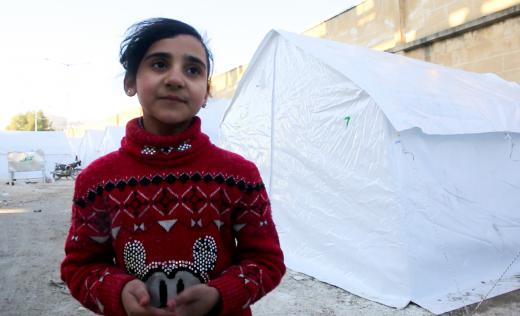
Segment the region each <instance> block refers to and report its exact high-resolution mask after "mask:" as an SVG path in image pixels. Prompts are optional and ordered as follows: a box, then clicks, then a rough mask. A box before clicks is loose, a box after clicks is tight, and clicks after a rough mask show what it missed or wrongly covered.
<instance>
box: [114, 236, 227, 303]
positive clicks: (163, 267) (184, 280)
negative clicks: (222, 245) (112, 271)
mask: <svg viewBox="0 0 520 316" xmlns="http://www.w3.org/2000/svg"><path fill="white" fill-rule="evenodd" d="M124 260H125V267H126V269H127V270H128V272H129V273H131V274H133V275H135V276H137V277H138V278H139V279H140V280H141V281H143V282H144V283H145V284H146V287H147V289H148V292H149V294H150V304H151V305H152V306H155V307H161V308H162V307H166V304H167V301H168V299H169V298H173V297H175V296H177V295H178V294H180V293H181V292H182V291H183V290H184V289H185V288H187V287H190V286H193V285H195V284H201V283H207V282H208V280H209V277H208V272H209V271H211V270H213V268H214V266H215V262H216V261H217V246H216V243H215V240H214V239H213V237H211V236H205V237H201V238H199V239H197V240H196V241H195V243H194V244H193V262H190V261H184V260H182V261H175V260H168V261H165V262H155V261H154V262H151V263H148V264H146V250H145V248H144V246H143V244H142V243H141V242H140V241H138V240H132V241H131V242H127V243H126V245H125V248H124Z"/></svg>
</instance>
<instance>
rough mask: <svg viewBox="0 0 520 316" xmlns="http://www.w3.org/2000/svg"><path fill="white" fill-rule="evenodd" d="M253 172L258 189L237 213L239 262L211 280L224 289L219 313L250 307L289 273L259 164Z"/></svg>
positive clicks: (220, 289) (236, 232) (252, 191)
mask: <svg viewBox="0 0 520 316" xmlns="http://www.w3.org/2000/svg"><path fill="white" fill-rule="evenodd" d="M252 173H253V175H254V177H253V178H254V179H255V180H256V181H255V183H257V189H255V190H250V191H249V190H248V192H246V193H244V195H243V198H242V199H241V202H239V203H238V205H237V207H236V208H235V210H234V215H233V223H232V224H233V228H234V231H235V238H236V242H237V249H236V255H235V258H234V262H236V264H235V265H233V266H231V267H229V268H228V269H226V270H225V271H224V272H223V273H222V274H221V275H220V276H219V277H217V278H215V279H213V280H210V282H209V283H208V285H209V286H212V287H215V288H216V289H217V290H218V291H219V293H220V296H221V306H220V311H219V312H218V314H219V315H227V314H230V313H233V312H235V311H238V310H241V309H246V308H247V307H249V305H251V304H253V303H254V302H256V301H257V300H259V299H260V298H261V297H263V296H264V295H266V294H267V293H268V292H269V291H271V290H272V289H274V288H275V287H276V286H277V285H278V284H279V283H280V281H281V279H282V276H283V275H284V273H285V264H284V262H283V253H282V250H281V248H280V243H279V240H278V234H277V231H276V227H275V224H274V222H273V219H272V215H271V205H270V202H269V198H268V196H267V192H266V190H265V188H264V186H263V184H262V180H261V178H260V175H259V173H258V170H257V169H256V167H254V170H253V171H252Z"/></svg>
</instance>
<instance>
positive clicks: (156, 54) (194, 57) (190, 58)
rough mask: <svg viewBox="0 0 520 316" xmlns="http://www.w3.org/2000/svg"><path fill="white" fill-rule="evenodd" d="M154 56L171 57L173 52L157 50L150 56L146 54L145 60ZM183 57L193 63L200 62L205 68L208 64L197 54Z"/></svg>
mask: <svg viewBox="0 0 520 316" xmlns="http://www.w3.org/2000/svg"><path fill="white" fill-rule="evenodd" d="M152 58H164V59H171V58H172V55H171V54H168V53H164V52H156V53H152V54H150V55H148V56H146V57H145V58H144V60H148V59H152ZM183 59H184V60H186V61H188V62H192V63H196V64H199V65H200V66H202V67H204V69H206V68H207V66H206V63H205V62H203V61H202V60H201V59H200V58H198V57H196V56H193V55H184V56H183Z"/></svg>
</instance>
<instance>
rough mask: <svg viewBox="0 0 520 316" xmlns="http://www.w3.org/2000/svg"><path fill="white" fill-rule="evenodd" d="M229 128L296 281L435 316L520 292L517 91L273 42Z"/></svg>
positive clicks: (225, 128)
mask: <svg viewBox="0 0 520 316" xmlns="http://www.w3.org/2000/svg"><path fill="white" fill-rule="evenodd" d="M221 128H222V131H221V132H222V141H223V144H224V146H225V147H227V148H229V149H231V150H234V151H237V152H239V153H241V154H243V155H244V156H245V157H247V158H249V159H252V160H254V161H255V162H256V163H257V165H258V166H259V168H260V172H261V174H262V177H263V179H264V182H265V183H266V186H267V188H268V190H269V192H270V196H271V202H272V207H273V214H274V216H275V220H276V222H277V225H278V226H277V227H278V230H279V233H280V239H281V243H282V247H283V250H284V252H285V256H286V263H287V265H288V266H289V267H290V268H292V269H295V270H298V271H301V272H304V273H306V274H309V275H311V276H314V277H316V278H318V279H319V280H322V281H325V282H328V283H331V284H334V285H337V286H339V287H341V288H344V289H346V290H348V291H350V292H352V293H354V294H357V295H360V296H362V297H365V298H368V299H371V300H374V301H377V302H380V303H383V304H386V305H390V306H394V307H399V308H400V307H404V306H406V305H407V304H408V303H409V302H410V301H413V302H415V303H417V304H419V305H421V306H422V307H424V308H426V309H428V310H430V311H432V312H434V313H443V312H447V311H450V310H453V309H456V308H459V307H462V306H465V305H468V304H471V303H475V302H478V301H480V300H481V299H482V298H483V297H484V296H485V295H486V294H488V292H489V291H490V290H491V289H492V288H493V290H492V291H491V293H490V294H489V297H491V296H496V295H499V294H501V293H505V292H508V291H511V290H515V289H518V288H520V279H518V277H515V275H516V276H517V275H519V274H520V262H518V261H517V262H514V263H513V260H514V259H515V257H516V256H517V254H518V253H519V252H520V212H519V211H518V206H519V205H520V148H519V146H518V145H519V144H520V134H519V133H520V86H518V85H517V84H515V83H511V82H506V81H504V80H502V79H500V78H499V77H497V76H495V75H489V74H475V73H470V72H465V71H461V70H456V69H449V68H446V67H442V66H439V65H434V64H430V63H426V62H422V61H418V60H413V59H410V58H406V57H403V56H398V55H392V54H388V53H382V52H376V51H373V50H370V49H366V48H361V47H355V46H351V45H346V44H340V43H336V42H332V41H328V40H321V39H316V38H310V37H305V36H300V35H295V34H291V33H287V32H282V31H272V32H270V33H269V34H268V35H267V36H266V38H265V39H264V40H263V42H262V43H261V45H260V47H259V48H258V50H257V51H256V53H255V55H254V57H253V59H252V61H251V63H250V64H249V66H248V69H247V72H246V74H245V75H244V77H243V78H242V80H241V82H240V84H239V86H238V88H237V91H236V94H235V97H234V98H233V100H232V103H231V105H230V107H229V109H228V110H227V112H226V114H225V116H224V119H223V121H222V124H221ZM511 263H513V264H512V265H511ZM508 266H509V269H508V270H507V271H506V269H507V268H508ZM504 271H506V273H505V275H504V276H503V277H502V278H501V279H500V280H499V278H500V276H501V275H502V273H504ZM497 282H498V283H497ZM495 284H496V286H494V285H495Z"/></svg>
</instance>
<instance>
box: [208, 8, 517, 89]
mask: <svg viewBox="0 0 520 316" xmlns="http://www.w3.org/2000/svg"><path fill="white" fill-rule="evenodd" d="M303 34H306V35H309V36H315V37H320V38H327V39H332V40H336V41H339V42H345V43H351V44H357V45H362V46H366V47H371V48H374V49H377V50H385V51H389V52H393V53H399V54H404V55H406V56H409V57H413V58H417V59H421V60H426V61H429V62H433V63H438V64H442V65H446V66H450V67H456V68H461V69H465V70H470V71H476V72H493V73H496V74H498V75H499V76H502V77H503V78H504V79H507V80H512V81H516V82H518V83H520V0H366V1H364V2H362V3H361V4H359V5H358V6H356V7H353V8H351V9H349V10H346V11H344V12H341V13H339V14H338V15H336V16H334V17H332V18H330V19H329V20H327V21H324V22H322V23H320V24H318V25H316V26H314V27H312V28H310V29H309V30H306V31H305V32H303ZM245 68H246V66H240V67H239V68H235V69H233V70H231V71H229V72H226V73H224V74H217V75H215V76H214V78H213V82H214V85H213V95H214V96H215V97H221V98H230V97H231V96H232V94H233V92H234V90H235V87H236V84H237V83H238V80H240V78H241V76H242V74H243V73H244V71H245Z"/></svg>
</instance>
